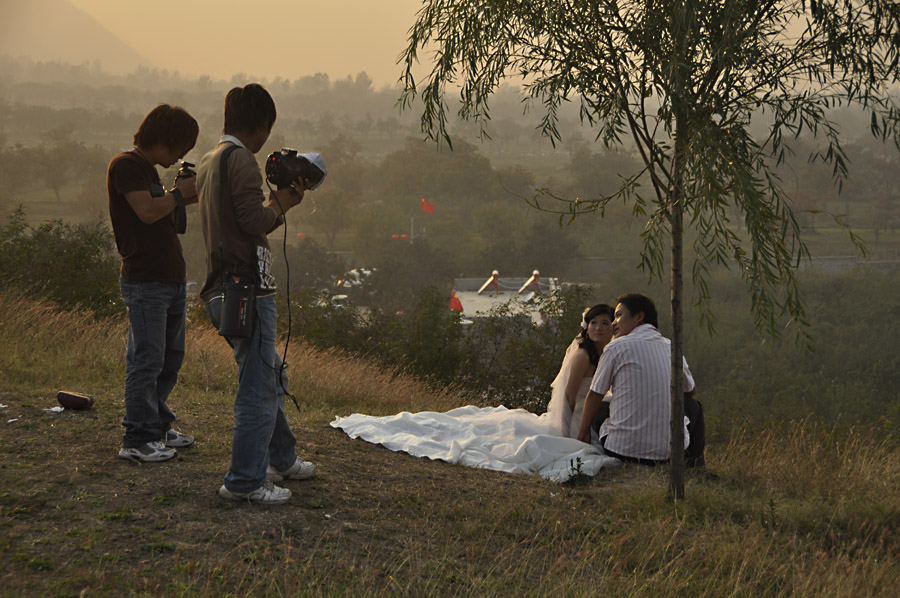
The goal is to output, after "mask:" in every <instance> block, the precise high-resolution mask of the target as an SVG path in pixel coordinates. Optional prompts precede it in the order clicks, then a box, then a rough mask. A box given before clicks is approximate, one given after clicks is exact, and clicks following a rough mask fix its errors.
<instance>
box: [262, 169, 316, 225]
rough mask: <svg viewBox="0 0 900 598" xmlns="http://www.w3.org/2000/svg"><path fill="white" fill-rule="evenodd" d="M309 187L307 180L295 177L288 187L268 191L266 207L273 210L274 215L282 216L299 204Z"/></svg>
mask: <svg viewBox="0 0 900 598" xmlns="http://www.w3.org/2000/svg"><path fill="white" fill-rule="evenodd" d="M309 187H310V183H309V180H307V179H302V178H300V177H297V179H296V180H295V181H294V182H292V183H291V185H290V186H289V187H284V188H283V189H276V190H274V191H272V192H271V193H269V203H268V207H270V208H272V209H273V210H275V215H276V216H282V215H284V214H285V213H286V212H287V211H288V210H290V209H291V208H293V207H294V206H299V205H300V203H301V202H302V201H303V195H304V194H305V193H306V190H307V189H309Z"/></svg>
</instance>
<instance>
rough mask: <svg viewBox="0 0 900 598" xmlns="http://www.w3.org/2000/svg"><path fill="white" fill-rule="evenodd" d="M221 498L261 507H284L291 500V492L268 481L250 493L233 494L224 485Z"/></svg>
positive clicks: (220, 494)
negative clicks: (255, 504)
mask: <svg viewBox="0 0 900 598" xmlns="http://www.w3.org/2000/svg"><path fill="white" fill-rule="evenodd" d="M219 496H221V497H222V498H224V499H225V500H233V501H235V502H241V501H245V500H246V501H247V502H252V503H257V504H261V505H282V504H284V503H286V502H287V501H289V500H290V499H291V491H290V490H288V489H287V488H280V487H278V486H276V485H275V484H273V483H272V482H270V481H268V480H266V481H265V482H263V485H262V486H260V487H259V488H257V489H256V490H251V491H250V492H232V491H231V490H229V489H228V488H226V487H225V486H224V485H223V486H222V487H221V488H219Z"/></svg>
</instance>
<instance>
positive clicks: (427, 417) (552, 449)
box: [331, 405, 620, 482]
mask: <svg viewBox="0 0 900 598" xmlns="http://www.w3.org/2000/svg"><path fill="white" fill-rule="evenodd" d="M331 426H332V427H333V428H339V429H341V430H343V431H344V432H346V433H347V435H348V436H350V437H351V438H362V439H363V440H365V441H367V442H372V443H375V444H381V445H382V446H384V447H386V448H388V449H390V450H392V451H402V452H405V453H409V454H410V455H413V456H414V457H428V458H429V459H439V460H441V461H447V462H449V463H460V464H462V465H467V466H469V467H480V468H484V469H492V470H496V471H504V472H507V473H529V474H538V475H540V476H541V477H543V478H546V479H548V480H551V481H554V482H564V481H566V480H568V479H569V478H570V477H572V476H573V475H576V474H578V473H581V474H585V475H591V476H592V475H596V474H597V472H598V471H600V469H602V468H604V467H611V466H615V465H618V464H619V463H620V461H619V460H618V459H614V458H613V457H609V456H607V455H604V454H603V452H602V450H601V449H600V447H598V446H594V445H588V444H585V443H583V442H581V441H579V440H576V439H574V438H565V437H561V436H559V435H558V434H555V433H553V428H554V426H553V423H552V422H551V419H550V418H549V417H546V414H545V415H544V416H537V415H534V414H533V413H531V412H529V411H526V410H524V409H507V408H506V407H503V406H500V407H484V408H479V407H475V406H473V405H469V406H466V407H459V408H457V409H453V410H451V411H447V412H445V413H437V412H434V411H423V412H420V413H410V412H408V411H404V412H402V413H399V414H397V415H390V416H386V417H375V416H370V415H362V414H359V413H354V414H353V415H350V416H348V417H337V418H335V420H334V421H333V422H331Z"/></svg>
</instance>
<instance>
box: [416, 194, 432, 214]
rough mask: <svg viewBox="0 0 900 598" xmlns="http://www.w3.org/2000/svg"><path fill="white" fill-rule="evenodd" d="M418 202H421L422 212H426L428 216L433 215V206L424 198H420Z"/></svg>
mask: <svg viewBox="0 0 900 598" xmlns="http://www.w3.org/2000/svg"><path fill="white" fill-rule="evenodd" d="M419 201H420V202H422V211H423V212H428V213H429V214H434V204H433V203H429V201H428V200H427V199H425V198H424V197H420V198H419Z"/></svg>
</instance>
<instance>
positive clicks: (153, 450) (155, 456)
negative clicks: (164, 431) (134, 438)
mask: <svg viewBox="0 0 900 598" xmlns="http://www.w3.org/2000/svg"><path fill="white" fill-rule="evenodd" d="M177 455H178V453H176V452H175V449H171V448H168V447H167V446H166V445H164V444H163V443H162V441H161V440H153V441H151V442H148V443H147V444H143V445H141V446H136V447H129V448H126V447H124V446H123V447H122V448H120V449H119V456H120V457H122V458H123V459H130V460H132V461H168V460H169V459H173V458H174V457H176V456H177Z"/></svg>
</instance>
